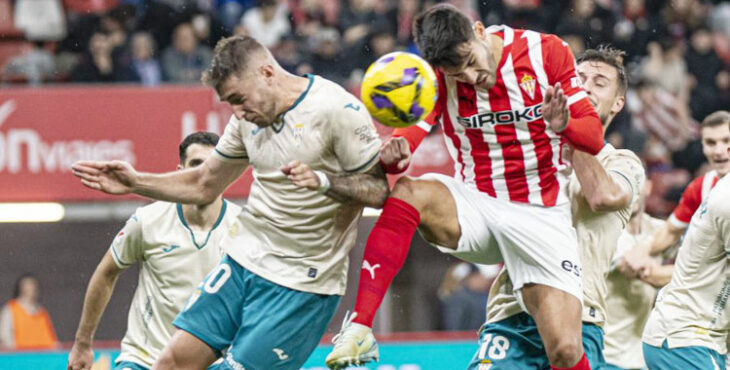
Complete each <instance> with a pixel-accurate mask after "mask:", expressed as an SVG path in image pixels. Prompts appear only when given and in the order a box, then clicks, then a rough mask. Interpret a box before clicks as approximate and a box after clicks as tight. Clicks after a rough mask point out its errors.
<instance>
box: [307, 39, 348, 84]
mask: <svg viewBox="0 0 730 370" xmlns="http://www.w3.org/2000/svg"><path fill="white" fill-rule="evenodd" d="M311 43H312V58H311V66H312V69H313V70H314V73H316V74H318V75H321V76H322V77H324V78H327V79H330V80H332V81H335V82H337V83H339V84H342V83H344V82H345V80H347V78H348V77H349V76H350V71H351V70H352V67H351V66H350V65H348V63H347V61H346V60H343V59H342V58H340V52H341V43H340V34H339V32H337V30H336V29H334V28H323V29H321V30H320V31H319V32H317V34H316V35H314V37H312V40H311Z"/></svg>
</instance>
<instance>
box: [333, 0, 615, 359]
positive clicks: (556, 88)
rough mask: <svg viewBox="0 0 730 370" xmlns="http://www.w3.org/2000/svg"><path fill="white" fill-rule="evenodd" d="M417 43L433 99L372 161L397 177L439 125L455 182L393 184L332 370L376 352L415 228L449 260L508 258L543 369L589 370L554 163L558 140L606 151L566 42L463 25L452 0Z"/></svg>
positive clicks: (560, 164)
mask: <svg viewBox="0 0 730 370" xmlns="http://www.w3.org/2000/svg"><path fill="white" fill-rule="evenodd" d="M414 35H415V39H416V42H417V44H418V47H419V49H420V51H421V53H422V56H423V57H424V58H425V59H426V60H427V61H428V62H429V63H431V64H432V65H433V66H434V67H436V69H437V75H438V80H439V84H438V85H439V99H438V102H437V106H436V108H435V109H434V112H433V113H431V115H430V116H429V117H428V118H427V119H426V121H425V122H421V123H420V124H418V125H417V126H413V127H409V128H406V129H400V130H396V132H395V133H394V138H392V139H391V140H390V141H389V142H388V143H387V144H386V146H385V147H384V148H383V149H382V150H381V162H382V163H383V164H384V166H385V167H386V168H387V169H388V170H389V172H397V171H398V170H403V169H405V167H407V164H408V162H409V160H410V154H411V152H412V151H413V150H415V149H416V147H417V146H418V144H419V143H420V141H421V140H422V139H423V137H424V136H425V135H426V133H427V131H429V129H430V126H431V125H434V124H436V123H438V122H440V123H441V125H442V127H443V129H444V133H445V140H446V143H447V146H448V148H449V152H450V154H451V155H452V157H453V159H454V162H455V166H456V167H455V174H454V177H453V178H450V177H447V176H443V175H439V174H428V175H424V176H422V177H421V178H419V179H409V178H401V179H400V180H399V181H398V183H397V184H396V186H395V187H394V188H393V190H392V192H391V196H390V198H388V200H387V201H386V203H385V206H384V208H383V213H382V215H381V217H380V219H379V220H378V222H377V224H376V225H375V228H374V229H373V231H372V233H371V234H370V237H369V239H368V242H367V246H366V251H365V256H364V259H365V261H364V263H363V268H364V270H363V271H362V272H361V276H360V283H359V289H358V299H357V303H356V305H355V313H356V316H355V318H354V322H351V323H350V322H346V324H345V325H343V330H342V332H341V335H340V336H339V337H338V340H337V341H336V343H335V348H334V349H333V352H332V353H331V354H330V356H328V359H327V364H328V365H329V366H331V367H335V368H338V367H341V366H344V365H346V364H347V363H348V362H355V363H359V362H362V361H364V360H368V359H371V358H374V357H377V350H376V349H373V348H374V345H373V344H372V343H374V341H371V340H369V339H370V337H371V336H372V335H371V334H370V326H372V319H373V316H374V314H375V311H376V310H377V307H378V306H379V305H380V302H381V301H382V298H383V296H384V294H385V291H386V289H387V287H388V285H389V284H390V282H391V281H392V279H393V277H394V276H395V274H396V273H397V271H398V270H399V269H400V268H401V266H402V264H403V262H404V260H405V256H406V254H407V251H408V247H409V245H410V241H411V238H412V236H413V234H414V233H415V231H416V229H418V230H419V231H420V232H421V233H422V234H423V236H424V237H425V239H426V240H427V241H429V242H430V243H431V244H432V245H434V246H436V247H437V248H439V249H440V250H441V251H443V252H445V253H449V254H453V255H455V256H457V257H459V258H462V259H464V260H467V261H470V262H475V263H484V264H493V263H497V262H501V261H504V263H505V266H506V267H507V269H508V270H509V272H510V276H511V277H512V280H513V283H514V289H515V291H516V294H515V295H516V296H517V298H518V300H519V301H520V304H521V305H522V306H523V307H525V310H526V311H527V312H530V313H531V314H532V315H533V317H534V318H535V320H536V322H537V326H538V328H539V329H540V330H539V331H540V334H541V336H542V339H543V341H544V342H545V348H546V352H547V354H548V357H549V358H550V362H551V364H552V366H554V367H556V368H569V369H589V368H590V367H589V366H588V362H587V360H586V358H585V355H584V353H583V346H582V344H581V331H580V330H581V302H582V289H581V275H582V268H581V264H580V258H579V254H578V245H577V241H576V236H575V231H574V229H573V227H572V224H571V214H570V207H569V203H568V198H567V195H566V189H565V187H566V186H565V185H566V183H567V180H568V174H569V166H568V164H567V163H566V162H564V161H563V160H562V156H561V155H562V148H563V147H564V146H565V145H571V146H572V147H573V148H575V149H577V150H581V151H585V152H589V153H591V154H596V153H598V152H599V151H600V150H601V148H602V147H603V144H604V143H603V132H602V126H601V121H600V119H599V117H598V115H597V114H596V113H595V111H594V109H593V106H592V105H591V103H590V101H589V100H588V98H587V97H586V94H585V92H584V91H583V90H582V88H581V84H580V79H579V77H578V76H577V74H576V71H575V59H574V57H573V55H572V53H571V51H570V49H569V47H568V45H567V44H565V43H564V42H563V41H561V40H560V39H559V38H557V37H555V36H553V35H546V34H541V33H538V32H534V31H528V30H518V29H512V28H510V27H507V26H493V27H490V28H487V29H485V27H484V25H483V24H482V23H481V22H476V23H474V24H473V25H472V24H471V22H470V21H469V19H468V18H467V17H466V16H465V15H464V14H462V13H461V12H459V11H458V10H457V9H456V8H454V7H452V6H448V5H439V6H434V7H432V8H430V9H429V10H427V11H425V12H424V13H422V14H421V15H419V17H417V19H416V20H415V22H414ZM373 266H379V269H378V270H375V268H374V267H373ZM475 329H476V328H475ZM371 342H372V343H371ZM360 343H366V345H365V346H363V345H361V344H360Z"/></svg>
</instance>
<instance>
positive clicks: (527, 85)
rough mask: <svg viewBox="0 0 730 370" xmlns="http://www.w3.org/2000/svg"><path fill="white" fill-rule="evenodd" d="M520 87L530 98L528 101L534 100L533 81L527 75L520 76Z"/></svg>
mask: <svg viewBox="0 0 730 370" xmlns="http://www.w3.org/2000/svg"><path fill="white" fill-rule="evenodd" d="M520 87H521V88H522V91H524V92H525V94H527V96H529V97H530V99H535V79H534V78H533V77H532V76H530V75H528V74H527V73H525V74H524V75H522V79H520Z"/></svg>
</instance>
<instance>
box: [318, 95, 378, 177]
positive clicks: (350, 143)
mask: <svg viewBox="0 0 730 370" xmlns="http://www.w3.org/2000/svg"><path fill="white" fill-rule="evenodd" d="M331 114H332V116H333V117H332V119H331V120H330V121H329V122H330V124H332V125H333V126H334V127H332V130H331V131H330V132H331V134H332V136H331V140H332V141H333V142H332V145H333V147H334V151H335V156H336V157H337V160H338V162H339V163H340V166H341V167H342V168H343V169H344V170H345V171H346V172H361V171H364V170H367V169H369V168H370V167H371V166H372V164H373V163H375V161H376V160H377V159H378V151H379V149H380V139H379V138H378V133H377V131H375V126H374V125H373V120H372V118H370V114H368V112H367V110H366V109H365V107H364V106H363V105H362V104H361V103H359V102H358V101H357V100H355V99H354V98H353V99H352V102H347V103H346V104H343V106H342V107H341V108H338V109H333V110H332V112H331Z"/></svg>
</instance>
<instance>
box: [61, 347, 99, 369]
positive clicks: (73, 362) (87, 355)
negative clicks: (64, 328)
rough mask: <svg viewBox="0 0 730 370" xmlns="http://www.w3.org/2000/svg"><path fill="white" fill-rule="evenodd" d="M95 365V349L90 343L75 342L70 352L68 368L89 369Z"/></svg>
mask: <svg viewBox="0 0 730 370" xmlns="http://www.w3.org/2000/svg"><path fill="white" fill-rule="evenodd" d="M93 365H94V350H92V349H91V346H89V345H83V344H79V343H78V342H75V343H74V346H73V347H72V348H71V352H70V353H69V354H68V368H67V369H66V370H89V369H91V366H93Z"/></svg>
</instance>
